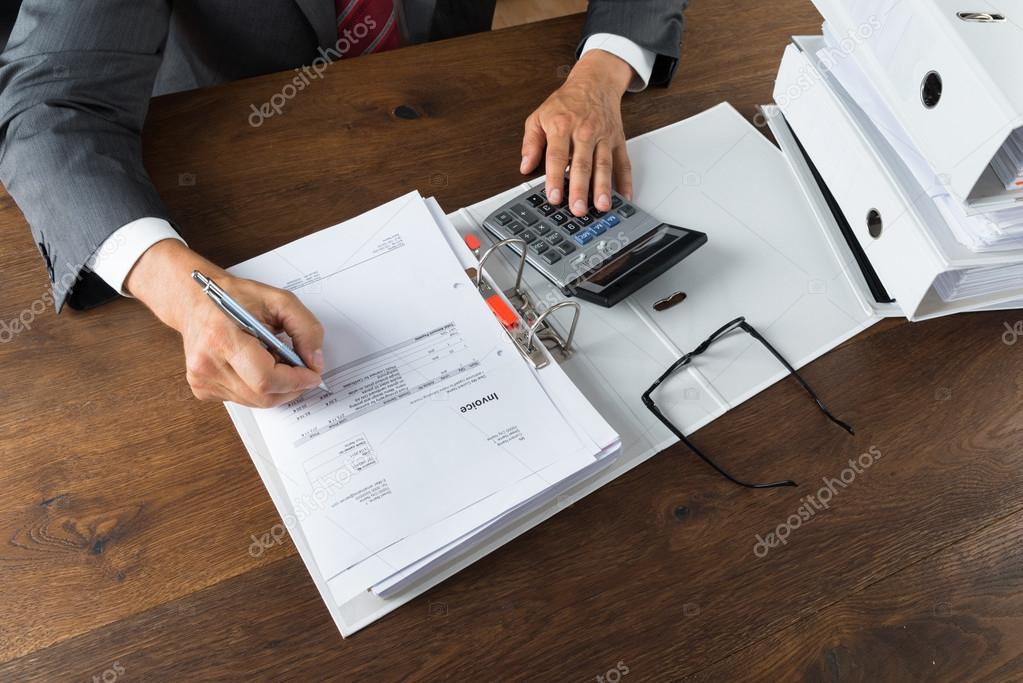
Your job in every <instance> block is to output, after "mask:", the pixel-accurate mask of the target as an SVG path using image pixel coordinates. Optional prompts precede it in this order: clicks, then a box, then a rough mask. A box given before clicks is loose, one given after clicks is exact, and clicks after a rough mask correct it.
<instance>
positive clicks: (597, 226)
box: [589, 220, 608, 236]
mask: <svg viewBox="0 0 1023 683" xmlns="http://www.w3.org/2000/svg"><path fill="white" fill-rule="evenodd" d="M607 228H608V225H607V222H606V221H603V220H600V221H595V222H594V223H593V225H591V226H590V230H589V231H590V232H592V233H593V234H594V235H595V236H596V235H603V234H604V233H605V232H607Z"/></svg>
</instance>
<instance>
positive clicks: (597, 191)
mask: <svg viewBox="0 0 1023 683" xmlns="http://www.w3.org/2000/svg"><path fill="white" fill-rule="evenodd" d="M633 74H634V72H633V70H632V67H631V66H629V65H628V64H627V63H626V62H625V61H623V60H622V59H620V58H618V57H616V56H615V55H612V54H611V53H610V52H604V51H603V50H590V51H589V52H587V53H586V54H585V55H583V56H582V58H581V59H580V60H579V61H578V62H577V63H576V65H575V67H574V68H573V69H572V71H571V72H570V73H569V74H568V78H567V79H566V81H565V84H564V85H562V86H561V87H560V88H558V90H557V91H555V92H554V93H553V94H552V95H551V96H550V97H548V98H547V101H546V102H544V103H543V104H541V105H540V107H539V109H537V110H536V111H534V112H533V113H532V114H531V115H530V116H529V118H528V119H526V132H525V135H524V136H523V138H522V167H521V168H520V170H521V171H522V173H523V174H526V173H530V172H532V170H533V169H535V168H536V167H537V164H539V163H540V160H541V159H542V158H543V153H544V146H546V147H547V162H546V169H547V170H546V173H547V185H546V189H547V199H548V200H549V201H550V202H551V203H552V204H561V202H562V201H563V199H564V194H563V193H564V174H565V167H566V166H568V162H569V158H570V157H571V160H572V168H571V170H570V172H569V188H568V208H569V210H570V211H571V212H572V213H573V214H575V215H576V216H582V215H583V214H585V213H586V211H587V209H588V208H589V205H588V202H587V198H588V196H589V191H590V187H591V184H592V187H593V198H594V204H595V205H596V207H597V208H598V209H600V210H601V211H608V210H610V208H611V180H612V176H613V177H614V184H615V187H616V188H617V190H618V191H619V192H620V193H621V194H622V195H624V196H625V197H627V198H629V199H631V198H632V168H631V166H630V165H629V154H628V151H627V150H626V148H625V131H624V129H623V128H622V107H621V105H622V96H623V95H624V94H625V91H626V90H627V89H628V87H629V83H630V82H631V81H632V77H633Z"/></svg>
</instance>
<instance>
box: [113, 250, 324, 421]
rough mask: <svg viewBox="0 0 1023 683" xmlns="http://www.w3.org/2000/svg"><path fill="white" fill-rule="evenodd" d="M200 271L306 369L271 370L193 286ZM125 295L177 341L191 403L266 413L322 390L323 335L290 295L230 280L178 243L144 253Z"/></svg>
mask: <svg viewBox="0 0 1023 683" xmlns="http://www.w3.org/2000/svg"><path fill="white" fill-rule="evenodd" d="M193 270H199V271H200V272H202V273H203V274H204V275H206V276H208V277H211V278H213V279H214V280H216V282H217V284H218V285H220V287H221V288H223V289H224V291H226V292H227V293H228V294H230V295H231V296H232V297H234V298H235V300H236V301H238V303H240V304H241V305H242V306H244V307H245V308H246V310H248V311H249V312H250V313H252V314H253V315H254V316H256V317H257V318H259V319H260V320H262V321H263V323H265V324H266V326H267V327H268V328H270V329H271V330H272V331H273V332H275V333H277V332H280V331H282V330H283V331H284V332H287V334H288V336H290V337H291V340H292V342H293V343H294V345H295V351H296V352H298V355H299V356H301V358H302V360H303V361H304V362H305V363H306V365H308V366H309V368H311V369H309V370H307V369H304V368H293V367H291V366H288V365H285V364H283V363H277V362H276V361H275V359H274V357H273V356H272V355H271V354H270V352H269V351H267V350H266V349H265V348H264V347H263V345H262V344H260V343H259V341H258V340H257V339H256V338H255V337H253V336H252V335H250V334H248V333H246V332H244V331H242V329H241V328H240V327H238V325H237V324H236V323H235V322H234V321H233V320H231V319H230V318H228V317H227V315H225V314H224V312H223V311H221V310H220V309H219V308H217V306H216V304H214V303H213V301H211V300H210V298H209V297H207V296H206V294H205V293H203V291H202V288H201V287H199V286H198V285H196V284H195V281H193V280H192V271H193ZM125 286H126V289H127V290H128V291H129V292H131V293H132V295H134V296H135V297H137V298H138V299H140V300H141V301H142V302H143V303H145V304H146V306H148V307H149V308H150V309H151V310H152V311H153V312H154V313H155V314H156V315H157V317H158V318H160V320H161V321H163V322H164V323H166V324H167V325H169V326H171V327H173V328H174V329H175V330H177V331H178V332H180V333H181V337H182V339H183V340H184V344H185V367H186V369H187V372H186V375H185V376H186V378H187V379H188V383H189V385H190V386H191V387H192V393H193V394H195V396H196V398H199V399H203V400H211V401H212V400H215V401H234V402H235V403H240V404H242V405H246V406H251V407H253V408H270V407H272V406H276V405H280V404H281V403H284V402H286V401H290V400H292V399H294V398H296V397H298V396H299V395H300V394H301V393H302V392H303V391H306V390H308V389H312V388H313V387H315V386H317V385H318V384H319V383H320V376H319V373H320V372H321V371H322V370H323V351H322V350H321V347H322V345H323V327H322V326H321V325H320V323H319V322H318V321H317V320H316V317H315V316H313V314H312V313H311V312H310V311H309V309H307V308H306V307H305V306H303V305H302V303H301V302H300V301H299V300H298V298H297V297H296V296H295V295H294V294H292V293H291V292H288V291H285V290H283V289H277V288H275V287H270V286H268V285H264V284H260V283H258V282H254V281H252V280H245V279H241V278H236V277H232V276H231V275H229V274H228V273H227V272H226V271H224V270H223V269H221V268H218V267H217V266H215V265H214V264H212V263H210V262H209V261H207V260H206V259H204V258H202V257H201V256H199V255H198V254H196V253H195V252H193V251H191V250H190V249H189V248H188V247H186V246H185V245H184V244H182V243H181V242H178V241H177V240H163V241H162V242H157V243H156V244H154V245H153V246H152V247H150V248H149V249H148V250H146V252H145V253H144V254H143V255H142V258H140V259H139V260H138V262H137V263H136V264H135V267H134V268H132V271H131V272H130V273H129V274H128V279H127V280H126V281H125Z"/></svg>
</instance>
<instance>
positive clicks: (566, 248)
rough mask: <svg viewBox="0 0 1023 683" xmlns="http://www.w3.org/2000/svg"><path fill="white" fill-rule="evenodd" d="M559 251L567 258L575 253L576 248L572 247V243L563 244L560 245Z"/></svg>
mask: <svg viewBox="0 0 1023 683" xmlns="http://www.w3.org/2000/svg"><path fill="white" fill-rule="evenodd" d="M558 251H560V252H561V253H562V254H564V255H565V256H568V255H569V254H571V253H572V252H573V251H575V247H574V246H572V243H571V242H562V243H561V244H559V245H558Z"/></svg>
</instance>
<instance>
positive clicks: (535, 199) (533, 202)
mask: <svg viewBox="0 0 1023 683" xmlns="http://www.w3.org/2000/svg"><path fill="white" fill-rule="evenodd" d="M526 201H527V202H529V205H530V206H532V207H533V208H536V207H538V206H540V205H541V204H544V203H546V201H547V200H546V199H544V198H543V197H541V196H540V195H538V194H531V195H529V196H528V197H526Z"/></svg>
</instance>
